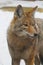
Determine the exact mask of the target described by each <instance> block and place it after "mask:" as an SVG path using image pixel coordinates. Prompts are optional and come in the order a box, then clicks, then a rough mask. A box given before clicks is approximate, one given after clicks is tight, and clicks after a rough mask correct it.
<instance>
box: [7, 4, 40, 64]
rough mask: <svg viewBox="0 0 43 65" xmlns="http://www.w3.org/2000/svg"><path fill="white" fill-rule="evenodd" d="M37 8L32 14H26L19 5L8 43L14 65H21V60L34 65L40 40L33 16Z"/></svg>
mask: <svg viewBox="0 0 43 65" xmlns="http://www.w3.org/2000/svg"><path fill="white" fill-rule="evenodd" d="M35 8H36V7H35ZM35 8H33V9H32V10H31V12H28V13H27V12H25V13H24V12H23V10H22V7H21V5H19V6H18V7H17V9H16V11H15V16H14V18H13V20H12V22H11V24H10V26H9V28H8V31H7V41H8V47H9V51H10V54H11V58H12V65H19V63H20V59H24V60H25V62H26V65H33V63H34V59H35V55H36V47H37V43H38V38H37V36H34V34H39V29H38V27H37V26H36V25H35V24H36V22H35V19H34V16H33V13H34V12H35Z"/></svg>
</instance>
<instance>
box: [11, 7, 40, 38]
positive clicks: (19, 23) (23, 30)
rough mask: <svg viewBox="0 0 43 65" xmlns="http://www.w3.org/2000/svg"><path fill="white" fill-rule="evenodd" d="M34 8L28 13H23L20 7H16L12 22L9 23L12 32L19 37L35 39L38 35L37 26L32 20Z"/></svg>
mask: <svg viewBox="0 0 43 65" xmlns="http://www.w3.org/2000/svg"><path fill="white" fill-rule="evenodd" d="M36 8H37V7H35V8H34V9H33V10H32V11H30V12H25V13H24V12H23V9H22V7H21V6H18V7H17V9H16V12H15V15H14V21H13V22H12V23H11V29H12V31H13V32H14V33H15V34H16V35H17V36H21V37H35V36H37V35H38V33H39V28H38V25H37V24H36V22H35V19H34V12H35V10H36Z"/></svg>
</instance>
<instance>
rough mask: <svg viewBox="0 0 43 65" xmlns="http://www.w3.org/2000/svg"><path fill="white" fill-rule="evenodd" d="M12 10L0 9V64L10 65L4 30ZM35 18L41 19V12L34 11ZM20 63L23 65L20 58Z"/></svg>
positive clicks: (10, 17) (11, 16)
mask: <svg viewBox="0 0 43 65" xmlns="http://www.w3.org/2000/svg"><path fill="white" fill-rule="evenodd" d="M13 14H14V13H13V12H4V11H2V10H0V65H11V57H10V54H9V51H8V46H7V41H6V32H7V28H8V26H9V24H10V21H11V20H12V18H13ZM35 17H36V18H42V19H43V13H39V12H36V14H35ZM21 65H25V64H24V61H23V60H22V63H21Z"/></svg>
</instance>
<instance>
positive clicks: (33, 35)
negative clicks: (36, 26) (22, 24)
mask: <svg viewBox="0 0 43 65" xmlns="http://www.w3.org/2000/svg"><path fill="white" fill-rule="evenodd" d="M23 32H24V33H25V34H26V35H27V36H28V37H29V38H36V37H38V34H37V33H36V34H31V33H29V32H26V31H23Z"/></svg>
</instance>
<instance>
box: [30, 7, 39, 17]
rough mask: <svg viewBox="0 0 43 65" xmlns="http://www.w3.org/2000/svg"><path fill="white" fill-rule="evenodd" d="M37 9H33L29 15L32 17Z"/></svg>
mask: <svg viewBox="0 0 43 65" xmlns="http://www.w3.org/2000/svg"><path fill="white" fill-rule="evenodd" d="M37 9H38V6H36V7H34V8H33V9H32V10H31V11H30V14H31V15H32V16H33V17H34V14H35V12H36V10H37Z"/></svg>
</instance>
